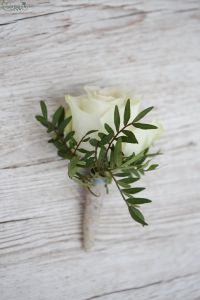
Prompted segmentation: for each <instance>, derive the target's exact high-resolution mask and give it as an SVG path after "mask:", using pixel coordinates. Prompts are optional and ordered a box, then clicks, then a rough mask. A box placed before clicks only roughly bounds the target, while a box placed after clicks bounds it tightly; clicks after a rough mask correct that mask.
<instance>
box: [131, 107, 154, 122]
mask: <svg viewBox="0 0 200 300" xmlns="http://www.w3.org/2000/svg"><path fill="white" fill-rule="evenodd" d="M153 108H154V107H153V106H151V107H148V108H146V109H144V110H143V111H141V112H140V113H139V114H138V115H137V116H136V118H135V119H134V120H133V123H134V122H138V121H139V120H141V119H142V118H144V116H146V114H148V113H149V112H150V111H151V110H152V109H153Z"/></svg>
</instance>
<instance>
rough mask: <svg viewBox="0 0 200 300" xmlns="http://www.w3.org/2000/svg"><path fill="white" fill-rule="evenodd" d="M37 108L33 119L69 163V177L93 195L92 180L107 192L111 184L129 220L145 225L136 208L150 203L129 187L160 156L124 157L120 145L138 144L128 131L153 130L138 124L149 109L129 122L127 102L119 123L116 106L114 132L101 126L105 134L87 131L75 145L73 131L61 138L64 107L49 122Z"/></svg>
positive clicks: (43, 107)
mask: <svg viewBox="0 0 200 300" xmlns="http://www.w3.org/2000/svg"><path fill="white" fill-rule="evenodd" d="M40 106H41V111H42V115H37V116H36V119H37V120H38V121H39V122H40V123H41V124H42V125H43V126H44V127H46V128H47V132H48V133H49V134H50V135H51V139H50V140H49V141H48V142H49V143H52V144H54V146H55V147H56V148H57V151H58V155H59V156H60V157H62V158H63V159H67V160H69V164H68V175H69V177H70V178H72V179H73V180H75V181H76V182H78V183H79V184H80V185H81V186H83V187H85V188H87V189H88V190H89V191H90V192H91V193H93V191H92V187H93V186H94V184H95V181H96V179H99V178H100V179H102V180H103V181H104V182H105V188H106V189H107V191H108V184H110V183H111V182H112V181H114V183H115V184H116V186H117V188H118V190H119V192H120V194H121V196H122V198H123V199H124V201H125V203H126V204H127V207H128V210H129V213H130V215H131V217H132V218H133V219H134V220H135V221H136V222H138V223H140V224H142V225H143V226H144V225H148V224H147V223H146V221H145V219H144V216H143V215H142V213H141V211H140V210H139V207H140V205H142V204H145V203H150V202H151V200H149V199H146V198H138V196H137V194H138V193H139V192H141V191H143V190H144V189H145V188H143V187H135V186H134V187H133V184H135V182H137V181H138V180H139V179H140V178H141V176H142V175H144V174H145V173H146V172H148V171H152V170H154V169H156V168H157V166H158V165H157V164H151V165H150V162H151V159H152V157H154V156H156V155H158V154H160V153H159V152H157V153H149V149H148V148H147V149H145V150H143V151H142V152H140V153H139V154H137V155H135V153H132V155H130V156H125V155H124V153H123V149H122V144H123V143H132V144H135V143H136V144H137V143H138V141H137V138H136V136H135V135H134V133H133V132H132V131H130V128H131V127H135V128H140V129H142V130H148V129H157V127H156V126H154V125H151V124H146V123H141V122H140V120H141V119H143V118H144V117H145V116H146V115H147V114H148V113H149V112H150V111H151V110H152V109H153V107H149V108H147V109H145V110H143V111H142V112H140V113H139V114H138V115H137V116H136V117H135V118H134V119H133V120H131V109H130V100H129V99H128V100H127V102H126V105H125V109H124V116H123V120H121V118H120V114H119V109H118V106H115V110H114V124H115V129H113V128H111V127H110V125H109V124H105V125H104V128H105V132H100V131H98V130H91V131H89V132H87V133H86V134H85V135H84V136H83V137H82V138H81V140H80V141H76V139H75V138H74V136H75V132H74V131H70V132H68V133H66V134H65V128H66V126H68V125H69V124H70V122H71V120H72V117H71V116H70V117H67V118H66V117H65V109H64V107H62V106H60V107H59V108H58V109H57V110H56V112H55V113H54V114H53V116H52V118H51V120H50V119H49V117H48V111H47V107H46V104H45V102H44V101H41V102H40ZM94 133H95V136H96V137H95V138H94ZM84 143H89V144H90V145H91V149H90V150H86V149H85V148H84ZM96 196H98V195H96Z"/></svg>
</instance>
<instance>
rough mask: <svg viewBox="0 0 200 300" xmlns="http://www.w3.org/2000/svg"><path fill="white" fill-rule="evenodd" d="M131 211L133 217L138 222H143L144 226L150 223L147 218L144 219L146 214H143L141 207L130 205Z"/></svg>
mask: <svg viewBox="0 0 200 300" xmlns="http://www.w3.org/2000/svg"><path fill="white" fill-rule="evenodd" d="M128 209H129V213H130V215H131V217H132V218H133V219H134V220H135V221H136V222H138V223H140V224H142V225H143V226H145V225H148V224H147V223H146V222H145V220H144V216H143V214H142V213H141V212H140V211H139V209H137V208H135V207H133V206H129V207H128Z"/></svg>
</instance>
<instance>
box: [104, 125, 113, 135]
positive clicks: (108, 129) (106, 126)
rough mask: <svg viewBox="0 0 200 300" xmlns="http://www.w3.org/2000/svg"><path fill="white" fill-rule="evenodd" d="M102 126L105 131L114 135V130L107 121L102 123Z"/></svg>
mask: <svg viewBox="0 0 200 300" xmlns="http://www.w3.org/2000/svg"><path fill="white" fill-rule="evenodd" d="M104 127H105V129H106V131H107V132H108V133H110V134H112V135H113V136H114V131H113V129H112V128H111V127H110V126H109V125H108V124H107V123H105V124H104Z"/></svg>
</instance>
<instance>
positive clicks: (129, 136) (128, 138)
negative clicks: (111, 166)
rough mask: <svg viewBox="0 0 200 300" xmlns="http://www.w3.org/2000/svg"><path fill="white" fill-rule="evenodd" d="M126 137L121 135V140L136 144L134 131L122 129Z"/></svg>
mask: <svg viewBox="0 0 200 300" xmlns="http://www.w3.org/2000/svg"><path fill="white" fill-rule="evenodd" d="M122 132H123V133H124V134H125V135H126V137H125V136H124V137H122V142H124V143H132V144H138V140H137V139H136V137H135V135H134V133H133V132H132V131H130V130H123V131H122Z"/></svg>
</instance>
